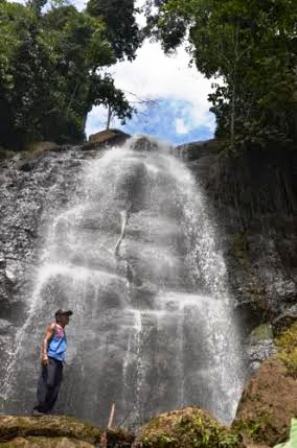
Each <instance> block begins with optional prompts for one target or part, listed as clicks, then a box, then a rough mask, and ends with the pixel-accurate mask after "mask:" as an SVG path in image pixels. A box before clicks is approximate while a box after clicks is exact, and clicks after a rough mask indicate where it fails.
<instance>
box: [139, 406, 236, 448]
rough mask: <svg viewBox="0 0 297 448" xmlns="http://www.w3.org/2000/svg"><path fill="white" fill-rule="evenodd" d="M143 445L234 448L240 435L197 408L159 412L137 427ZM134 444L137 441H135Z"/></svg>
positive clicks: (171, 447) (164, 447)
mask: <svg viewBox="0 0 297 448" xmlns="http://www.w3.org/2000/svg"><path fill="white" fill-rule="evenodd" d="M138 443H139V444H140V446H142V447H143V448H167V447H168V448H169V447H170V448H237V447H240V446H241V444H240V438H239V436H238V435H237V434H236V433H235V432H232V431H230V430H229V429H227V428H225V427H224V426H222V425H220V424H219V423H218V422H217V421H216V420H214V419H213V418H211V417H210V416H209V415H208V414H207V413H206V412H203V411H202V410H201V409H198V408H191V407H189V408H185V409H181V410H179V411H174V412H169V413H168V414H161V415H160V416H158V417H156V418H154V419H153V420H151V421H150V422H149V423H148V424H147V425H146V426H144V427H143V428H142V430H141V434H140V436H139V439H138ZM137 446H138V445H137Z"/></svg>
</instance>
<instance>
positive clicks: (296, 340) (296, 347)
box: [276, 322, 297, 378]
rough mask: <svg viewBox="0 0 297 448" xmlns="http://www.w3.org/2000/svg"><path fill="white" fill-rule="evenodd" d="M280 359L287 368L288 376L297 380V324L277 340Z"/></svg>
mask: <svg viewBox="0 0 297 448" xmlns="http://www.w3.org/2000/svg"><path fill="white" fill-rule="evenodd" d="M276 346H277V347H278V350H279V352H278V355H277V357H278V359H279V360H281V361H282V362H283V363H284V365H285V366H286V368H287V371H288V374H289V375H291V376H293V377H294V378H297V322H295V323H294V324H293V325H291V326H290V327H289V328H288V329H287V330H285V331H284V332H283V333H282V334H281V335H280V336H279V337H277V338H276Z"/></svg>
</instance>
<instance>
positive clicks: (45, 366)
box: [33, 309, 73, 415]
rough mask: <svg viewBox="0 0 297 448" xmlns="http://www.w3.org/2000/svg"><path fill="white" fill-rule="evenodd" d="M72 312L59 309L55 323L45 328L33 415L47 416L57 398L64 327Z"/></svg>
mask: <svg viewBox="0 0 297 448" xmlns="http://www.w3.org/2000/svg"><path fill="white" fill-rule="evenodd" d="M72 314H73V313H72V311H70V310H69V311H65V310H62V309H59V310H58V311H57V312H56V313H55V318H56V321H55V322H53V323H51V324H49V325H48V326H47V329H46V332H45V337H44V339H43V341H42V345H41V374H40V377H39V381H38V388H37V400H38V404H37V405H36V406H35V407H34V409H33V415H41V414H48V413H50V411H51V410H52V409H53V407H54V404H55V402H56V400H57V398H58V393H59V390H60V386H61V382H62V378H63V362H64V360H65V352H66V350H67V339H66V334H65V326H66V325H68V323H69V317H70V316H71V315H72Z"/></svg>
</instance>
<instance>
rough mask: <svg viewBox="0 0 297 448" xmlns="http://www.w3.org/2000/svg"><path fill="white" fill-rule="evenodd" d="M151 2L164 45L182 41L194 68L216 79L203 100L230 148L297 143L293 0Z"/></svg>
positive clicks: (152, 23)
mask: <svg viewBox="0 0 297 448" xmlns="http://www.w3.org/2000/svg"><path fill="white" fill-rule="evenodd" d="M152 2H153V4H154V7H155V8H157V13H154V14H148V16H149V17H148V18H149V20H148V24H149V27H150V32H151V33H152V34H154V35H155V36H157V37H158V38H159V39H160V40H161V42H162V45H163V47H164V49H165V51H170V50H172V49H174V48H176V47H177V46H178V45H180V44H181V43H182V42H185V41H188V42H189V43H190V51H191V54H192V57H193V60H194V62H195V64H196V66H197V68H198V70H199V71H201V72H202V73H204V74H205V75H206V76H207V77H208V78H212V77H214V78H217V79H218V81H217V84H216V85H215V86H214V87H215V91H214V93H212V94H210V96H209V99H210V100H211V102H212V104H213V106H212V108H211V110H212V111H213V112H214V113H215V115H216V118H217V131H216V134H217V136H219V137H222V138H224V139H227V140H228V142H229V148H231V149H234V148H235V147H237V148H238V147H240V146H245V147H247V146H251V145H252V146H260V147H266V146H268V145H269V144H270V143H283V144H285V145H289V146H290V145H293V144H296V143H297V77H296V70H297V26H296V24H297V2H296V1H295V0H261V1H258V0H224V1H222V0H152ZM152 2H151V3H152Z"/></svg>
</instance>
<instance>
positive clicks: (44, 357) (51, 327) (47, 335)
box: [40, 323, 56, 366]
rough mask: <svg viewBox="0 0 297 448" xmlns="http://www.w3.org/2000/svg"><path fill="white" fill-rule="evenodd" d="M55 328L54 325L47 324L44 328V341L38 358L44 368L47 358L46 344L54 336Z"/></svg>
mask: <svg viewBox="0 0 297 448" xmlns="http://www.w3.org/2000/svg"><path fill="white" fill-rule="evenodd" d="M55 327H56V324H55V323H52V324H49V325H48V326H47V328H46V331H45V336H44V339H43V340H42V344H41V352H40V358H41V364H42V365H44V366H46V365H47V364H48V356H47V349H48V343H49V341H50V339H51V338H52V337H53V335H54V331H55Z"/></svg>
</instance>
